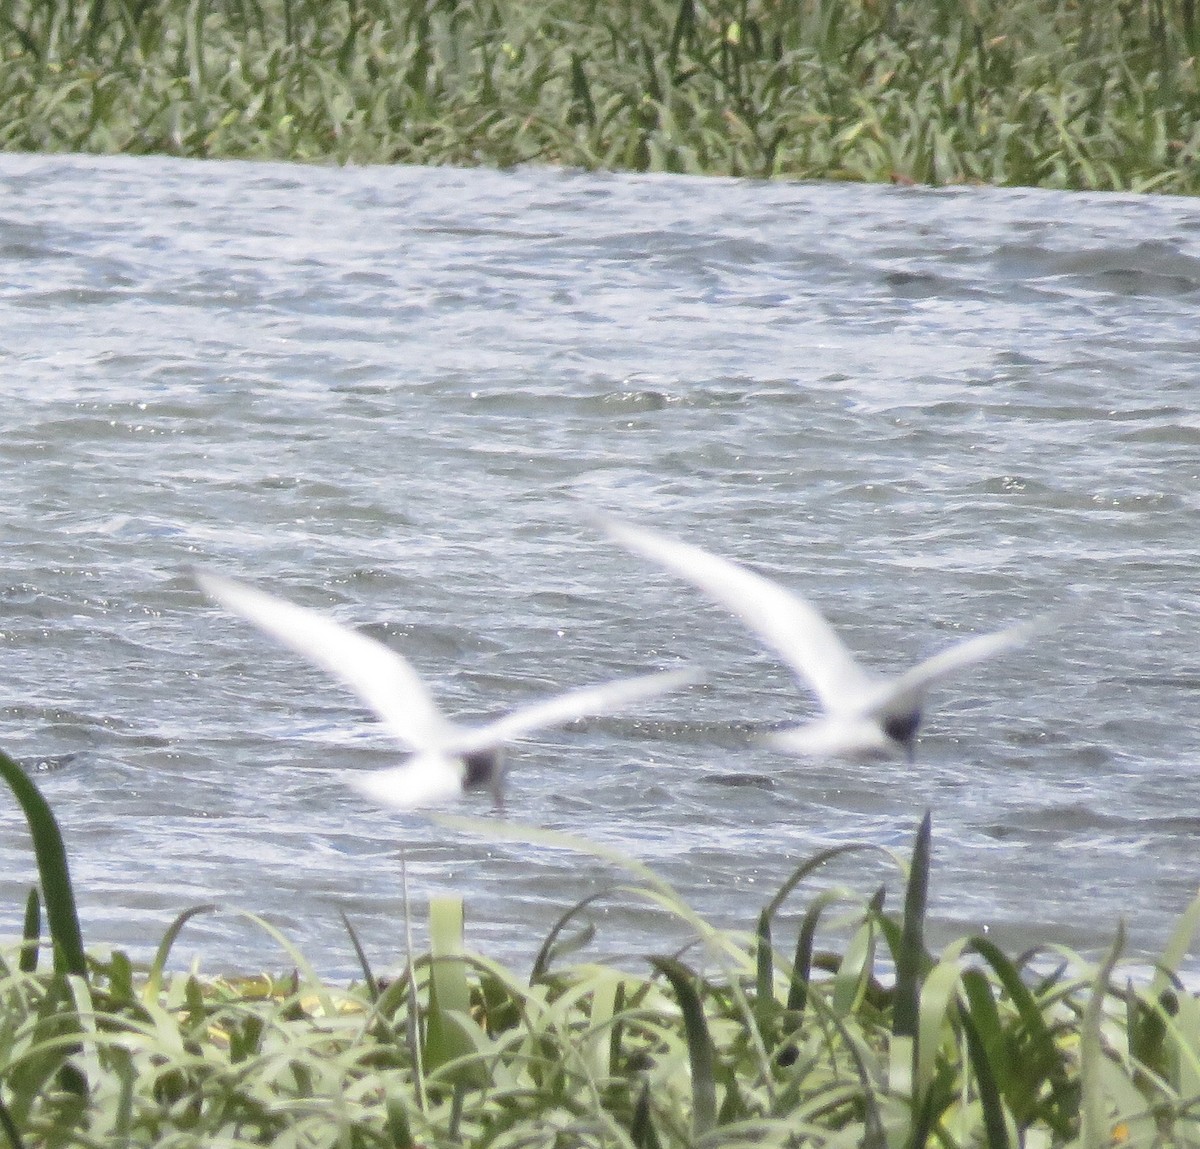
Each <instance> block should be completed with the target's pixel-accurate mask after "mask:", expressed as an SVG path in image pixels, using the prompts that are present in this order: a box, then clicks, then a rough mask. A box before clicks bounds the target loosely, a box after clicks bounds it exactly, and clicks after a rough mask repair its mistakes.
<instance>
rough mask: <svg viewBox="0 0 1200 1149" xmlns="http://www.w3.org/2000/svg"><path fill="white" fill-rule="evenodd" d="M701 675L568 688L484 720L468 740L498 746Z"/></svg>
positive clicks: (677, 673)
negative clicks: (488, 720)
mask: <svg viewBox="0 0 1200 1149" xmlns="http://www.w3.org/2000/svg"><path fill="white" fill-rule="evenodd" d="M701 677H702V676H701V675H700V674H699V673H697V672H696V671H694V670H667V671H663V672H662V673H660V674H644V675H641V676H640V677H638V678H625V679H620V680H618V681H617V682H605V683H603V684H602V685H600V686H589V687H585V688H584V689H583V690H572V691H569V692H568V693H566V694H559V695H556V696H555V697H554V698H547V699H546V700H545V701H544V702H535V703H533V705H532V706H523V707H521V709H519V710H514V711H513V712H512V713H511V714H507V715H505V716H504V717H503V718H499V719H497V720H496V721H495V722H490V723H488V725H487V726H484V727H482V728H481V729H480V730H478V731H472V732H471V738H472V742H476V741H478V742H479V743H480V744H481V745H492V746H495V745H499V744H500V743H501V742H506V741H508V739H510V738H519V737H520V736H521V735H522V734H528V733H529V732H530V731H532V730H541V729H544V728H545V727H547V726H560V725H562V724H563V723H564V722H572V721H574V720H575V719H576V718H587V717H588V716H589V715H593V714H610V713H612V711H614V710H621V709H623V708H624V707H626V706H629V705H630V704H631V703H634V702H641V701H642V700H643V699H647V698H654V697H656V696H657V695H659V694H665V693H666V692H667V691H668V690H678V689H679V688H680V687H681V686H688V685H690V684H691V683H693V682H698V681H699V680H700V678H701Z"/></svg>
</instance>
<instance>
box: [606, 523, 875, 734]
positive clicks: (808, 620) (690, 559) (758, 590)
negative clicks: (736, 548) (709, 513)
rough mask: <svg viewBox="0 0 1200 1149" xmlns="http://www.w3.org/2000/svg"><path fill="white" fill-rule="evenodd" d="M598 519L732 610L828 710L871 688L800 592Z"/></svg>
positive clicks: (853, 701)
mask: <svg viewBox="0 0 1200 1149" xmlns="http://www.w3.org/2000/svg"><path fill="white" fill-rule="evenodd" d="M601 522H602V525H603V526H604V528H605V530H607V532H608V534H609V535H610V536H611V537H612V538H613V539H614V540H616V541H617V542H618V543H620V544H621V545H622V546H625V547H628V548H629V549H630V550H631V551H635V552H636V553H637V554H640V555H643V556H644V557H646V558H648V559H651V560H652V561H654V562H658V563H661V564H662V565H663V566H665V567H667V568H669V569H670V570H672V571H674V572H675V573H676V574H678V575H680V576H681V577H683V578H685V579H687V580H689V581H690V582H692V583H694V584H695V585H696V586H698V587H699V588H700V589H701V590H702V591H704V592H705V593H706V594H708V595H709V596H711V597H712V598H714V599H716V600H717V602H719V603H720V604H721V605H722V606H724V607H726V608H727V609H728V610H731V611H733V613H734V614H736V615H737V616H738V617H739V618H741V620H742V621H743V622H744V623H745V624H746V625H747V626H748V627H749V628H750V629H751V630H752V631H754V632H755V633H756V634H757V635H758V637H759V638H760V639H762V641H763V642H765V643H766V644H767V645H768V646H770V647H773V648H774V649H775V650H776V651H778V653H779V654H780V655H782V656H783V659H784V661H785V662H787V664H788V665H789V666H790V667H791V668H792V670H793V671H795V673H796V674H797V675H799V676H800V677H801V678H802V679H804V680H806V681H807V682H808V683H809V684H810V685H811V687H812V689H813V690H814V692H815V693H816V695H817V697H818V698H819V699H820V701H821V704H822V705H823V706H824V708H825V709H826V710H827V711H830V712H833V713H837V712H841V711H847V710H854V709H856V707H857V705H858V703H859V701H860V700H861V699H862V698H863V697H864V696H865V695H866V694H868V693H869V692H870V691H871V689H872V687H873V685H874V682H873V680H872V679H871V678H869V677H868V676H867V675H866V673H865V672H864V671H863V670H862V668H861V667H860V666H859V665H858V663H857V662H855V661H854V657H853V656H852V655H851V654H850V652H849V651H848V650H847V649H846V647H845V645H844V644H843V643H842V640H841V639H840V638H838V636H837V634H835V633H834V630H833V627H831V626H830V625H829V623H827V622H826V621H825V619H824V618H822V617H821V614H820V613H819V612H818V611H817V610H816V608H815V607H813V606H811V605H809V603H807V602H806V601H805V600H804V599H802V598H801V597H800V596H799V595H795V594H792V593H791V592H790V591H786V590H784V589H783V587H781V586H779V585H778V583H774V582H772V581H771V580H770V579H768V578H764V577H763V576H762V575H759V574H755V573H754V572H753V571H751V570H747V569H746V567H743V566H740V565H739V564H737V563H735V562H730V561H729V560H728V559H723V558H720V557H718V556H717V555H714V554H710V553H709V552H708V551H705V550H702V549H701V548H700V547H696V546H692V545H691V544H689V543H681V542H678V541H676V540H675V539H671V538H668V537H667V536H666V535H660V534H658V533H657V532H655V531H647V530H643V529H641V528H639V527H631V526H627V525H626V524H624V523H617V522H614V521H612V520H611V519H603V520H601Z"/></svg>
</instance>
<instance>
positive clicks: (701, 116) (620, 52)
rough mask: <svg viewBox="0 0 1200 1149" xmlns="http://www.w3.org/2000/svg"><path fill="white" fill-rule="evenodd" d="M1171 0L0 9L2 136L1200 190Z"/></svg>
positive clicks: (83, 0)
mask: <svg viewBox="0 0 1200 1149" xmlns="http://www.w3.org/2000/svg"><path fill="white" fill-rule="evenodd" d="M1198 49H1200V29H1198V24H1197V15H1196V3H1195V0H1111V2H1106V3H1095V2H1092V0H1073V2H1072V0H925V2H922V3H909V2H902V0H715V2H710V3H703V2H701V0H639V2H638V3H633V2H632V0H547V2H545V3H540V4H534V3H529V2H525V3H519V2H516V0H168V2H163V0H2V3H0V148H5V149H19V150H26V151H86V152H126V153H148V152H166V153H172V154H179V155H187V156H220V157H227V158H258V159H268V158H269V159H290V160H307V161H334V162H339V163H346V162H357V163H368V162H371V163H376V162H378V163H395V162H404V163H422V164H430V163H432V164H490V165H499V166H506V165H512V164H519V163H544V164H561V165H568V166H578V167H584V168H604V169H623V170H637V171H647V170H654V171H674V172H695V173H707V174H726V175H741V176H763V177H771V176H786V177H793V178H831V179H842V180H889V179H891V180H897V181H900V182H908V181H914V182H918V183H929V184H949V183H960V182H982V183H991V184H1008V185H1016V184H1020V185H1040V186H1045V187H1061V188H1128V189H1136V190H1159V191H1171V192H1183V193H1193V194H1194V193H1195V192H1196V191H1197V190H1198V189H1200V122H1198V114H1197V112H1198V108H1200V91H1198V87H1200V65H1198V62H1197V52H1198Z"/></svg>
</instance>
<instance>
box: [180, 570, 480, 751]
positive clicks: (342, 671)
mask: <svg viewBox="0 0 1200 1149" xmlns="http://www.w3.org/2000/svg"><path fill="white" fill-rule="evenodd" d="M195 579H196V582H197V583H199V585H200V589H201V590H203V591H204V593H205V594H207V595H209V597H211V598H213V599H215V600H216V601H217V602H219V603H220V604H221V605H222V606H223V607H225V608H226V609H227V610H230V611H232V612H233V613H234V614H240V615H241V616H242V617H243V618H245V619H247V620H249V621H250V622H252V623H254V625H255V626H257V627H259V628H260V629H262V630H265V631H266V632H267V633H268V634H270V635H272V636H273V637H274V638H276V639H278V640H279V641H280V642H282V643H283V644H284V645H285V646H290V647H291V648H292V649H293V650H294V651H296V652H297V653H298V654H301V655H303V656H304V657H305V658H307V659H309V660H310V661H311V662H315V663H316V664H317V665H318V666H320V667H322V668H323V669H325V670H327V671H328V672H329V673H330V674H332V675H333V676H334V677H335V678H339V679H341V680H342V682H344V683H345V684H346V685H347V686H348V687H350V689H351V690H353V691H354V692H355V693H356V694H357V695H358V696H359V697H360V698H361V699H362V700H363V701H364V702H365V703H366V704H367V705H368V706H369V707H370V708H371V709H372V710H373V711H375V713H376V714H377V715H378V716H379V717H380V718H381V719H382V720H383V721H384V722H385V723H386V724H387V727H388V729H389V730H391V732H392V733H393V734H394V735H395V736H396V737H397V738H398V739H399V740H400V741H401V742H402V743H404V744H405V745H406V746H407V747H408V748H409V749H413V750H425V749H448V748H450V747H452V745H453V744H454V743H456V742H457V741H459V740H461V731H459V729H458V728H457V727H455V726H454V725H453V724H452V723H450V722H449V721H448V720H447V719H446V718H445V717H444V716H443V715H442V713H441V711H440V710H438V708H437V706H436V705H435V704H434V701H433V698H432V697H431V696H430V694H429V691H428V690H426V689H425V685H424V683H422V682H421V680H420V679H419V678H418V677H417V674H416V671H414V670H413V668H412V667H411V666H410V665H409V664H408V662H407V661H406V660H405V659H404V658H403V657H402V656H401V655H400V654H398V653H397V652H396V651H394V650H392V649H391V648H390V647H387V646H384V645H383V643H381V642H376V641H375V639H373V638H368V637H367V636H366V635H365V634H359V633H358V632H357V631H355V630H351V629H350V628H349V627H346V626H342V625H341V623H338V622H334V621H333V619H331V618H329V617H327V616H326V615H323V614H320V613H319V612H317V611H315V610H308V609H307V608H306V607H302V606H296V605H295V604H294V603H290V602H287V601H286V600H285V599H281V598H276V597H275V596H274V595H270V594H266V593H264V592H263V591H260V590H256V589H255V588H254V587H251V586H247V585H246V584H245V583H241V582H237V581H236V580H234V579H231V578H226V577H224V576H223V575H217V574H212V573H210V572H207V571H197V572H195Z"/></svg>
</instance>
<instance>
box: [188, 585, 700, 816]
mask: <svg viewBox="0 0 1200 1149" xmlns="http://www.w3.org/2000/svg"><path fill="white" fill-rule="evenodd" d="M193 574H194V577H195V579H196V582H197V583H198V584H199V586H200V589H201V590H203V591H204V593H205V594H207V595H208V596H209V597H210V598H212V599H214V600H215V601H216V602H218V603H220V604H221V605H222V606H223V607H225V608H226V609H227V610H229V611H231V612H232V613H234V614H237V615H241V616H242V618H244V619H247V620H248V621H249V622H252V623H254V625H255V626H257V627H259V628H260V629H261V630H265V631H266V632H267V633H268V634H269V635H271V636H272V637H274V638H275V639H277V640H278V641H279V642H281V643H283V644H284V645H285V646H288V647H291V649H292V650H294V651H295V652H296V653H297V654H300V655H302V656H303V657H305V658H307V659H308V660H309V661H311V662H314V663H316V664H317V665H318V666H320V667H321V668H323V669H324V670H326V671H328V672H329V673H330V674H331V675H333V676H334V677H335V678H338V679H340V680H341V681H342V682H343V683H344V684H345V685H346V686H348V687H349V688H350V689H351V690H353V691H354V692H355V693H356V694H357V695H358V696H359V697H360V698H361V699H362V700H363V701H364V702H365V703H366V704H367V705H368V706H369V707H370V708H371V709H372V710H373V711H374V712H375V714H376V715H378V717H379V718H380V719H381V720H382V721H383V723H384V725H385V726H386V727H387V728H388V730H390V731H391V733H392V734H393V735H394V736H395V737H396V738H397V739H398V740H399V741H400V742H401V744H402V745H403V746H404V747H405V748H406V749H407V750H408V751H409V757H408V759H407V760H406V761H405V762H404V763H403V764H402V765H400V766H395V767H392V768H389V769H386V770H378V771H373V772H371V773H369V774H366V775H360V776H353V775H352V776H351V777H350V779H349V781H350V784H351V785H352V786H353V787H354V788H355V789H357V790H358V791H360V792H361V793H363V794H365V795H367V796H368V797H370V798H373V799H374V800H375V801H377V802H380V803H382V804H383V805H386V806H394V807H397V808H399V809H402V810H411V809H415V808H416V807H419V806H426V805H431V804H434V803H437V802H441V801H445V800H447V799H450V798H453V797H456V796H458V795H459V794H461V793H462V792H463V791H464V790H479V789H486V790H488V791H489V792H490V793H491V796H492V801H493V802H494V803H495V805H496V807H497V808H502V807H503V805H504V772H505V763H504V744H505V743H506V742H509V741H511V740H512V739H514V738H520V737H521V736H522V735H525V734H529V733H531V732H532V731H534V730H540V729H544V728H545V727H548V726H560V725H562V724H563V723H567V722H571V721H574V720H575V719H578V718H585V717H588V716H594V715H599V714H607V713H610V712H612V711H614V710H619V709H622V708H624V707H626V706H629V705H630V704H631V703H634V702H640V701H643V700H645V699H650V698H654V697H656V696H657V695H660V694H663V693H665V692H666V691H668V690H676V689H678V688H679V687H682V686H686V685H689V684H691V683H694V682H696V681H698V680H699V678H700V677H701V676H700V675H699V674H697V673H695V672H694V671H691V670H675V671H664V672H662V673H659V674H647V675H642V676H641V677H638V678H626V679H620V680H618V681H616V682H609V683H604V684H603V685H600V686H593V687H589V688H586V689H583V690H573V691H569V692H568V693H566V694H560V695H557V696H556V697H553V698H548V699H545V700H544V701H542V702H536V703H534V704H533V705H531V706H524V707H521V708H520V709H519V710H514V711H513V712H512V713H511V714H507V715H505V716H504V717H503V718H499V719H496V720H495V721H494V722H489V723H487V724H486V725H484V726H461V725H459V724H457V723H454V722H451V721H450V720H449V719H448V718H446V716H445V715H444V714H443V713H442V712H441V710H439V709H438V707H437V705H436V703H435V702H434V701H433V697H432V696H431V695H430V693H429V691H428V690H427V689H426V687H425V684H424V683H423V682H422V681H421V680H420V678H419V677H418V676H417V673H416V671H415V670H413V668H412V666H410V665H409V663H408V661H407V659H405V658H404V657H403V656H402V655H401V654H399V653H398V652H397V651H395V650H393V649H392V648H391V647H389V646H385V645H384V644H383V643H381V642H377V641H376V640H375V639H373V638H368V637H367V636H366V635H365V634H360V633H359V632H358V631H356V630H352V629H350V628H349V627H346V626H342V625H341V624H340V623H338V622H334V621H333V619H331V618H329V617H328V616H327V615H324V614H321V613H320V612H318V611H314V610H309V609H307V608H306V607H302V606H296V605H295V604H294V603H291V602H288V601H286V600H285V599H281V598H276V597H275V596H274V595H270V594H266V593H264V592H263V591H261V590H257V589H255V588H254V587H252V586H248V585H246V584H245V583H242V582H238V581H237V580H235V579H231V578H227V577H225V576H223V575H217V574H213V573H211V572H209V571H196V572H193Z"/></svg>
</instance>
